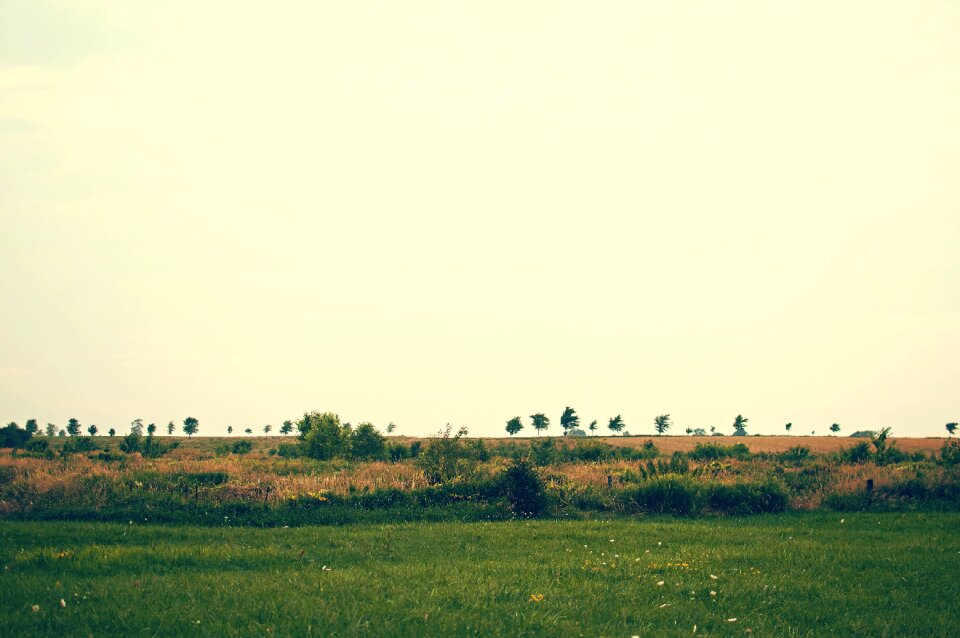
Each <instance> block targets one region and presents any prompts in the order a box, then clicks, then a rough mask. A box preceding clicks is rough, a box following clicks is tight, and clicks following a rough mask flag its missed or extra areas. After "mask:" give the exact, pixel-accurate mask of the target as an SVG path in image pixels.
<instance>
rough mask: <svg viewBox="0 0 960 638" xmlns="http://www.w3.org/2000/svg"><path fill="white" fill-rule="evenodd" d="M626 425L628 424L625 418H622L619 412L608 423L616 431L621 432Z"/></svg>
mask: <svg viewBox="0 0 960 638" xmlns="http://www.w3.org/2000/svg"><path fill="white" fill-rule="evenodd" d="M626 425H627V424H626V423H624V422H623V419H621V418H620V415H619V414H618V415H617V416H615V417H612V418H611V419H610V422H609V423H607V427H608V428H610V429H611V430H613V431H614V432H621V431H622V430H623V428H624V427H626Z"/></svg>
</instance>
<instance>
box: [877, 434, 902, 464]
mask: <svg viewBox="0 0 960 638" xmlns="http://www.w3.org/2000/svg"><path fill="white" fill-rule="evenodd" d="M889 436H890V428H883V429H881V430H880V431H879V432H873V433H872V434H871V435H870V443H871V444H873V456H874V460H875V461H876V463H877V465H886V464H887V463H888V462H889V461H890V459H891V458H892V457H894V456H895V454H896V453H897V450H896V449H895V448H896V443H895V442H894V441H890V440H888V437H889Z"/></svg>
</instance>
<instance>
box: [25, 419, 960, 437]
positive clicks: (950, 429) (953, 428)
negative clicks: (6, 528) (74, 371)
mask: <svg viewBox="0 0 960 638" xmlns="http://www.w3.org/2000/svg"><path fill="white" fill-rule="evenodd" d="M27 423H28V424H29V421H28V422H27ZM946 428H947V434H948V435H949V436H953V435H954V434H956V432H957V424H956V423H947V425H946Z"/></svg>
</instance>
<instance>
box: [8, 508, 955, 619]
mask: <svg viewBox="0 0 960 638" xmlns="http://www.w3.org/2000/svg"><path fill="white" fill-rule="evenodd" d="M0 539H2V546H0V562H2V564H3V566H4V568H3V572H2V575H0V635H2V636H48V635H57V636H88V635H93V636H99V635H124V636H131V635H164V636H214V635H216V636H252V635H263V636H310V635H315V636H344V635H358V634H362V635H370V636H424V635H429V636H490V635H543V636H623V637H627V638H629V637H630V636H671V635H674V636H691V635H694V633H695V634H696V635H698V636H699V635H705V636H744V635H750V634H752V635H754V636H823V635H854V636H920V635H923V636H953V635H956V628H957V627H958V626H960V607H958V606H957V604H956V594H957V591H958V585H957V574H958V573H960V515H957V514H917V513H912V514H846V515H842V516H841V515H839V514H827V513H802V514H800V513H794V514H784V515H765V516H756V517H750V518H745V519H736V518H723V519H707V520H683V519H671V518H652V519H634V520H624V519H620V520H615V521H610V522H603V521H568V522H565V521H531V522H524V521H515V522H502V523H473V524H457V523H430V524H428V523H420V524H403V525H395V526H367V525H356V526H350V527H303V528H290V529H270V530H259V529H238V528H195V527H173V526H169V527H163V526H140V525H133V524H130V525H118V524H103V523H96V524H94V523H89V524H88V523H57V524H50V523H15V522H9V521H0ZM660 583H662V584H660ZM61 599H63V601H64V603H65V607H61V605H60V600H61ZM34 605H38V606H39V610H38V611H33V606H34ZM733 618H736V620H735V621H731V620H730V619H733Z"/></svg>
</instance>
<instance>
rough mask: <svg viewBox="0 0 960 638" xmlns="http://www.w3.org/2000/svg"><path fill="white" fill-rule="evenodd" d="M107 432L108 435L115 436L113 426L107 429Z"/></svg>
mask: <svg viewBox="0 0 960 638" xmlns="http://www.w3.org/2000/svg"><path fill="white" fill-rule="evenodd" d="M107 434H109V435H110V436H116V435H117V431H116V430H114V429H113V428H110V429H109V430H107Z"/></svg>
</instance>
